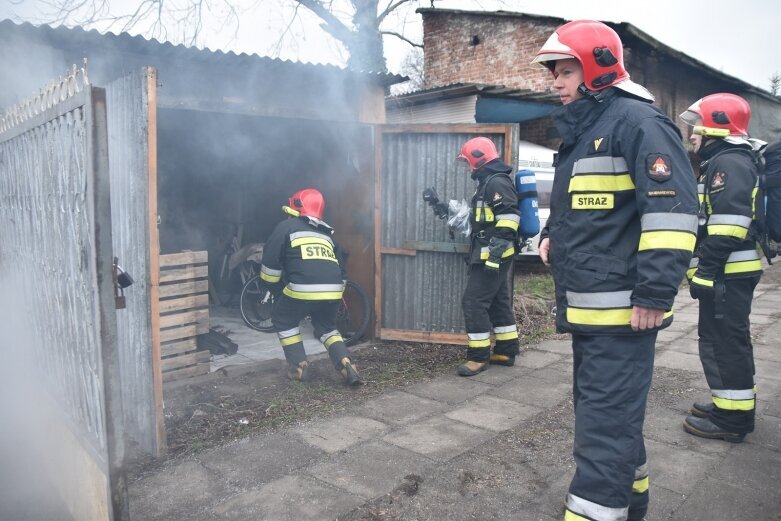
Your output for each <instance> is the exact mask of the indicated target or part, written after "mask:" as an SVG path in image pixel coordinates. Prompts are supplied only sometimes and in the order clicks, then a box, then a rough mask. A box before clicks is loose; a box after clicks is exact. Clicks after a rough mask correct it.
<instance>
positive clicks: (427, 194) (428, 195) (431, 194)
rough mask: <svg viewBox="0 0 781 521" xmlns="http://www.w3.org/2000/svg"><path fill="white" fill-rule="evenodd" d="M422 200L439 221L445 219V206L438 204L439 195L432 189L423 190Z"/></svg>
mask: <svg viewBox="0 0 781 521" xmlns="http://www.w3.org/2000/svg"><path fill="white" fill-rule="evenodd" d="M423 200H424V201H426V202H427V203H428V204H429V206H431V209H432V210H434V215H436V216H437V217H439V218H440V219H445V218H446V217H447V204H445V203H441V202H439V195H437V191H436V190H434V189H433V188H426V189H425V190H423Z"/></svg>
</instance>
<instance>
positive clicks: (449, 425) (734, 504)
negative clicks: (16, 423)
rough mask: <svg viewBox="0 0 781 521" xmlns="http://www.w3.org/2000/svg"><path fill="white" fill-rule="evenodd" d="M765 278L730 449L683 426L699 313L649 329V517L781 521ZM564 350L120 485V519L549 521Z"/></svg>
mask: <svg viewBox="0 0 781 521" xmlns="http://www.w3.org/2000/svg"><path fill="white" fill-rule="evenodd" d="M776 278H777V279H778V277H776ZM772 279H773V278H772V277H771V282H769V283H768V282H765V283H763V284H761V285H760V286H759V287H758V289H757V292H756V298H755V301H754V308H753V314H752V336H753V338H754V344H755V358H756V365H757V384H758V392H759V394H758V405H757V422H756V432H754V433H753V434H751V435H750V436H748V437H747V439H746V442H745V443H743V444H739V445H734V444H728V443H725V442H721V441H710V440H703V439H699V438H695V437H692V436H690V435H688V434H686V433H685V432H684V431H683V429H682V427H681V423H682V421H683V419H684V418H685V415H686V411H687V409H688V407H689V406H690V404H691V403H692V402H693V401H694V400H699V399H703V398H707V396H708V389H707V385H706V382H705V379H704V376H703V375H702V367H701V365H700V363H699V359H698V357H697V340H696V339H697V335H696V328H697V324H696V313H697V304H696V303H695V302H694V301H692V300H691V299H690V298H689V296H688V295H686V294H681V295H679V297H678V299H677V301H676V306H675V309H676V320H675V322H674V324H673V325H672V327H670V328H669V329H667V330H665V331H663V332H662V333H661V334H660V335H659V339H658V343H657V356H656V370H655V376H654V384H653V388H652V391H651V394H650V396H649V402H648V410H647V416H646V424H645V429H644V432H645V436H646V440H647V443H646V444H647V450H648V461H649V468H650V476H651V488H650V490H651V508H650V512H649V515H648V517H647V520H648V521H652V520H653V521H656V520H668V521H669V520H676V521H678V520H680V521H697V520H703V521H705V520H707V521H730V520H763V521H778V520H781V494H780V493H779V492H778V483H779V482H781V342H779V337H780V336H781V291H779V289H781V285H779V284H776V283H775V282H772ZM570 353H571V351H570V342H569V340H546V341H544V342H541V343H539V344H536V345H530V346H526V348H525V350H524V351H523V353H522V354H521V355H520V356H519V358H518V360H517V365H516V366H515V367H512V368H506V367H491V368H490V369H489V370H488V371H486V372H484V373H481V374H480V375H478V376H476V377H474V378H470V379H465V378H459V377H457V376H455V375H452V376H444V377H439V378H437V379H435V380H431V381H428V382H425V383H420V384H416V385H412V386H410V387H409V388H407V389H404V390H402V391H394V392H391V393H388V394H386V395H383V396H380V397H378V398H376V399H374V400H372V401H370V402H367V403H365V404H362V405H361V406H359V407H357V408H355V409H353V410H351V411H350V412H349V414H346V415H343V416H337V417H330V418H328V419H323V420H314V421H310V422H308V423H306V424H304V425H299V426H294V427H290V428H287V429H285V430H283V431H280V432H275V433H271V434H265V435H258V436H255V437H252V438H248V439H245V440H242V441H240V442H238V443H232V444H229V445H225V446H221V447H218V448H214V449H211V450H209V451H205V452H202V453H199V454H197V455H195V456H192V457H190V458H188V459H186V460H184V461H178V462H175V463H173V464H171V465H169V466H166V467H165V468H163V469H161V470H159V471H157V472H155V473H154V474H148V475H145V476H144V477H142V478H141V479H138V480H136V481H135V482H133V483H131V484H130V489H129V491H130V497H131V504H130V509H131V516H132V519H134V520H135V519H138V520H150V521H151V520H200V519H210V520H211V519H215V520H247V521H249V520H253V521H255V520H268V521H277V520H279V521H288V520H290V521H293V520H295V521H307V520H313V521H315V520H316V521H323V520H330V519H338V520H351V521H357V520H367V521H368V520H386V519H388V520H410V521H411V520H420V521H422V520H437V521H441V520H447V521H461V520H464V521H465V520H492V519H501V520H518V521H525V520H529V521H531V520H534V521H551V520H555V519H561V518H562V512H563V509H562V505H563V501H564V497H565V494H566V491H567V487H568V485H569V481H570V479H571V477H572V474H573V472H574V462H573V460H572V456H571V453H572V429H573V418H572V403H571V371H572V363H571V354H570Z"/></svg>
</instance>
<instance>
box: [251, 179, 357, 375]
mask: <svg viewBox="0 0 781 521" xmlns="http://www.w3.org/2000/svg"><path fill="white" fill-rule="evenodd" d="M282 209H283V210H284V211H285V213H287V214H288V215H290V216H291V218H290V219H287V220H286V221H283V222H281V223H279V224H278V225H277V227H276V228H275V229H274V231H273V232H272V233H271V237H269V239H268V241H267V242H266V244H265V246H264V248H263V261H262V266H261V269H260V278H261V280H263V281H265V282H266V283H267V284H268V285H270V286H273V285H275V284H277V285H279V284H282V277H283V274H284V277H285V282H286V285H285V287H284V289H283V290H282V292H281V294H280V296H279V300H278V301H277V302H276V303H275V304H274V310H273V312H272V315H271V321H272V323H273V324H274V329H275V330H276V331H277V336H278V337H279V343H280V344H282V350H283V351H284V353H285V359H286V360H287V365H288V377H289V378H290V379H291V380H299V381H306V380H307V379H308V378H309V376H310V368H309V362H308V361H307V358H306V352H305V351H304V342H303V340H302V338H301V331H300V329H299V324H300V322H301V320H302V319H303V318H304V317H306V316H307V315H309V316H310V317H312V325H313V326H314V336H315V338H317V339H319V340H320V342H322V343H323V345H324V346H325V348H326V350H327V351H328V356H329V357H330V359H331V362H332V363H333V364H334V367H335V368H336V370H337V371H338V372H339V373H340V374H341V375H342V377H343V378H344V380H345V382H347V383H348V384H349V385H357V384H360V383H362V382H363V381H362V379H361V377H360V375H359V374H358V370H357V368H356V367H355V364H353V363H352V361H351V360H350V353H349V352H348V350H347V346H346V345H345V343H344V340H343V339H342V336H341V335H340V334H339V331H338V330H337V329H336V312H337V310H338V308H339V303H340V301H341V298H342V292H343V291H344V281H345V280H346V275H345V270H344V267H343V266H344V263H343V262H342V261H341V259H340V257H341V255H338V253H339V249H338V247H337V246H336V244H335V243H334V240H333V238H332V237H331V236H332V235H333V233H334V230H333V228H331V227H330V226H329V225H328V224H327V223H326V222H325V221H323V211H324V210H325V199H324V198H323V195H322V194H321V193H320V192H318V191H317V190H315V189H312V188H307V189H305V190H301V191H300V192H297V193H295V194H293V196H292V197H291V198H290V200H289V206H283V207H282ZM274 293H275V294H277V292H274Z"/></svg>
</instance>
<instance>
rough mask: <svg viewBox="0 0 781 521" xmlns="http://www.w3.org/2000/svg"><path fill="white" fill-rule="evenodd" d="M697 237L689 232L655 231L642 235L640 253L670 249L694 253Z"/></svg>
mask: <svg viewBox="0 0 781 521" xmlns="http://www.w3.org/2000/svg"><path fill="white" fill-rule="evenodd" d="M696 242H697V237H696V236H695V235H694V234H691V233H687V232H670V231H653V232H643V233H641V234H640V246H639V247H638V248H637V250H638V251H645V250H655V249H660V248H664V249H670V250H686V251H694V244H695V243H696Z"/></svg>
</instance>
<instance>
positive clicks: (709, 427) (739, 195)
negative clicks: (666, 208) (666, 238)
mask: <svg viewBox="0 0 781 521" xmlns="http://www.w3.org/2000/svg"><path fill="white" fill-rule="evenodd" d="M750 117H751V109H750V107H749V104H748V102H747V101H746V100H744V99H743V98H741V97H740V96H736V95H734V94H723V93H721V94H712V95H710V96H706V97H704V98H702V99H700V100H699V101H697V102H696V103H694V104H693V105H692V106H691V107H689V108H688V109H687V110H686V112H684V113H683V114H681V119H683V120H684V121H685V122H687V123H689V124H690V125H692V126H693V127H692V134H691V142H692V145H693V146H694V150H695V152H696V153H697V155H698V157H699V158H700V160H702V163H701V165H700V172H699V184H698V188H699V196H700V205H701V206H700V222H701V224H702V226H701V227H700V233H699V237H698V239H699V240H698V242H697V249H696V250H695V256H694V258H693V259H692V263H691V264H690V265H689V271H688V277H689V289H690V292H691V295H692V297H693V298H695V299H698V300H699V302H700V315H699V328H698V332H699V351H700V361H701V362H702V367H703V369H704V371H705V378H706V380H707V381H708V386H709V387H710V390H711V400H710V401H708V402H696V403H694V405H693V406H692V408H691V414H692V415H691V416H689V417H687V418H686V420H685V421H684V424H683V428H684V429H685V430H686V432H688V433H689V434H693V435H695V436H700V437H702V438H715V439H723V440H726V441H730V442H734V443H739V442H741V441H743V439H744V438H745V436H746V434H748V433H750V432H752V431H753V430H754V410H755V404H756V395H755V387H754V356H753V346H752V345H751V331H750V323H749V314H750V313H751V300H752V299H753V296H754V288H755V287H756V285H757V283H758V282H759V278H760V275H761V274H762V264H761V262H760V257H759V253H758V252H757V240H756V239H757V237H758V236H757V235H756V232H757V231H758V223H757V215H756V212H757V211H761V208H762V201H761V200H759V199H760V198H758V197H757V193H758V174H759V170H758V167H759V165H758V162H757V157H756V153H755V152H754V147H753V144H752V140H750V138H749V137H748V124H749V118H750Z"/></svg>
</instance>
